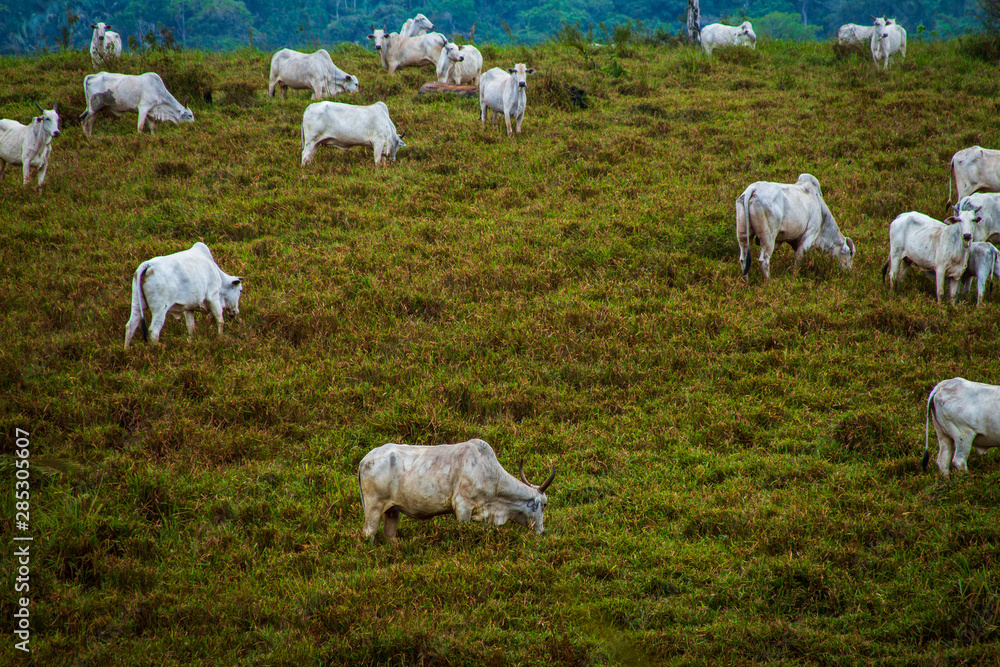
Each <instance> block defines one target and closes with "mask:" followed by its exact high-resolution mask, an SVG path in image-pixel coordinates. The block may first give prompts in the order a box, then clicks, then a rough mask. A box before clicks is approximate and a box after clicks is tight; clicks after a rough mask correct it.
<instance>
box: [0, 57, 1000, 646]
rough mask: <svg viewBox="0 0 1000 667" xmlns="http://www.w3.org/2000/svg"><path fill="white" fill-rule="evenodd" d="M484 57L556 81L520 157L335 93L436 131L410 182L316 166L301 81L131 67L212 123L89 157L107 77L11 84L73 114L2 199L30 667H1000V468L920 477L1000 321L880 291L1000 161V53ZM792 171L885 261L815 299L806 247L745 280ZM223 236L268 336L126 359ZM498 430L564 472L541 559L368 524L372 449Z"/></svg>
mask: <svg viewBox="0 0 1000 667" xmlns="http://www.w3.org/2000/svg"><path fill="white" fill-rule="evenodd" d="M483 51H484V55H485V57H486V66H487V67H492V66H494V65H501V66H504V67H506V66H509V65H511V64H513V63H515V62H527V63H528V64H529V66H532V67H535V68H536V69H537V70H538V73H537V74H536V75H534V77H529V89H528V110H527V114H526V118H525V121H524V134H523V135H522V136H520V137H517V138H515V139H513V140H510V139H508V138H507V137H506V134H505V131H504V130H503V129H502V128H498V127H496V126H494V127H487V128H482V127H481V126H480V124H479V121H478V112H479V110H478V105H477V103H476V102H475V101H474V100H465V99H461V98H457V97H448V96H444V97H441V96H438V97H434V96H428V97H420V96H417V95H416V94H415V93H416V90H417V88H418V87H419V85H420V84H422V83H423V82H425V81H428V80H431V79H432V78H433V74H432V72H431V70H430V69H429V68H428V69H427V70H424V71H415V70H403V71H402V72H400V73H399V74H397V75H396V76H394V77H391V78H390V77H389V76H388V75H387V74H386V73H385V72H383V71H382V70H381V69H380V68H379V67H378V63H377V58H376V56H375V55H374V53H373V52H371V51H365V50H363V49H361V48H359V47H355V46H342V47H338V48H333V49H331V52H332V55H333V59H334V62H336V63H337V64H338V65H339V66H340V67H341V68H343V69H345V70H346V71H348V72H349V73H351V74H356V75H357V76H358V77H359V78H360V80H361V88H362V90H361V91H360V92H359V93H358V94H356V95H352V96H346V101H353V102H357V103H371V102H374V101H376V100H383V101H385V102H386V104H387V105H388V106H389V110H390V114H391V115H392V118H393V120H394V122H395V124H396V126H397V127H398V128H399V129H400V130H404V131H405V132H406V136H405V141H406V143H407V147H406V148H402V149H400V152H399V159H398V161H397V162H396V163H394V164H390V165H388V166H386V167H383V168H376V167H375V166H374V165H373V161H372V156H371V153H370V151H368V150H366V149H360V148H355V149H352V150H350V151H347V152H340V151H337V150H335V149H332V148H321V149H320V150H319V151H318V154H317V157H316V159H315V161H314V162H313V164H311V165H310V166H309V167H307V168H305V169H302V168H300V167H299V164H298V161H299V156H300V151H301V146H300V136H299V128H300V123H301V116H302V112H303V110H304V109H305V107H306V106H307V105H308V104H309V100H308V94H307V93H306V92H297V93H291V94H290V95H289V99H287V100H284V101H283V100H281V99H280V98H277V99H269V98H267V97H266V95H265V92H266V87H267V71H268V63H269V54H263V53H259V52H255V51H240V52H234V53H228V54H205V53H187V52H185V53H179V54H169V55H163V54H152V55H147V56H130V57H127V58H126V59H125V60H124V61H123V62H122V64H121V71H124V72H131V73H138V72H142V71H146V70H147V69H156V71H159V72H160V73H161V74H162V75H163V76H164V79H165V80H166V81H167V84H168V87H169V88H171V89H172V90H173V91H174V92H175V93H176V94H177V96H178V97H179V98H183V96H184V94H186V93H192V94H193V95H194V98H193V101H192V108H193V110H194V112H195V117H196V121H195V123H193V124H185V125H183V126H176V127H175V126H172V125H169V124H160V125H159V126H158V129H157V133H156V134H155V135H149V134H142V135H138V134H136V132H135V124H136V117H135V116H134V115H132V116H126V117H125V118H122V119H117V120H115V119H111V118H101V119H98V121H97V122H96V124H95V129H94V136H93V137H92V138H90V139H88V138H87V137H85V136H84V135H83V133H82V131H81V129H80V126H79V124H78V123H76V122H75V120H74V119H75V117H76V116H78V115H79V114H80V113H82V112H83V110H84V106H85V105H84V100H83V94H82V80H83V77H84V76H85V75H86V74H87V73H89V72H90V71H91V70H90V59H89V54H85V53H67V54H57V55H50V56H44V57H39V58H32V59H22V58H18V59H12V58H2V59H0V77H2V81H3V82H4V86H3V90H2V91H0V117H5V118H16V119H18V120H20V121H22V122H24V121H26V120H27V119H28V118H29V117H30V116H31V115H33V110H34V107H33V105H32V104H31V102H32V101H33V100H38V101H39V102H41V103H42V104H43V105H44V106H46V107H51V102H52V100H53V99H54V100H57V101H58V102H59V105H60V110H61V111H62V114H63V135H62V136H61V137H59V138H58V139H56V141H55V144H54V146H55V147H54V152H53V157H52V164H51V167H50V169H49V174H48V179H49V180H48V184H47V185H46V187H45V191H44V192H43V193H42V194H41V195H39V193H38V192H37V191H36V189H35V188H34V186H32V187H29V188H23V187H22V186H21V185H20V175H19V172H17V173H16V174H15V175H11V174H10V173H8V174H6V175H5V177H4V178H3V179H2V181H0V198H2V201H3V206H0V253H2V255H0V257H2V261H0V276H2V280H3V287H4V289H3V290H2V291H0V302H2V311H3V313H4V317H3V318H2V319H0V382H2V387H3V393H2V394H0V422H2V426H3V429H4V432H5V433H8V434H12V433H13V432H14V429H15V428H22V429H26V430H28V431H30V433H31V441H32V443H33V444H32V451H33V454H32V456H33V460H34V461H35V462H36V465H35V466H34V467H33V468H32V477H31V484H32V487H31V488H32V496H31V528H32V530H31V532H32V534H33V535H34V536H35V542H34V543H33V547H32V548H33V552H32V553H33V557H32V558H33V559H32V564H31V568H32V569H31V592H30V596H31V598H32V601H33V602H32V606H31V612H32V623H33V635H32V650H33V654H32V657H33V659H34V661H35V662H37V663H38V664H45V665H104V664H161V665H190V664H220V665H236V664H240V665H247V664H260V665H305V664H344V665H359V664H373V665H374V664H393V665H397V664H400V665H417V664H424V665H426V664H436V665H508V664H510V665H513V664H517V665H554V664H558V665H563V664H566V665H601V664H630V665H639V664H670V663H674V664H682V663H683V664H691V663H695V664H697V663H704V664H709V663H719V662H723V663H732V664H742V663H753V662H779V661H784V662H786V663H790V664H798V663H818V664H845V665H846V664H861V663H867V662H882V663H888V664H986V663H988V662H991V661H995V660H997V659H998V657H1000V656H998V654H1000V649H998V646H1000V643H998V640H1000V630H998V627H1000V594H998V591H1000V569H998V567H997V562H996V559H997V555H998V546H997V545H998V529H997V525H998V519H1000V510H998V509H997V507H998V506H1000V487H998V480H1000V463H998V461H997V458H996V457H997V455H996V454H995V453H988V454H986V455H985V456H978V455H976V454H973V456H972V459H971V461H970V466H969V467H970V472H969V474H968V475H967V476H954V477H953V478H952V479H950V480H947V481H943V480H941V479H940V478H939V476H938V475H937V473H936V472H927V473H924V472H922V471H921V470H920V467H919V460H920V456H921V453H922V447H921V446H922V442H923V435H924V406H925V400H926V396H927V393H928V392H929V390H930V389H931V387H932V386H933V385H934V384H935V383H936V382H938V381H940V380H942V379H945V378H949V377H953V376H956V375H961V376H963V377H966V378H969V379H974V380H979V381H983V382H991V383H997V382H998V381H1000V360H998V354H997V340H998V326H997V322H998V317H1000V297H998V296H997V294H996V292H993V293H987V298H986V301H985V304H984V305H983V306H982V307H980V308H978V309H977V308H975V307H973V306H972V305H970V304H969V303H968V302H966V303H963V304H961V305H959V306H957V307H952V306H950V305H938V304H936V303H935V301H934V287H933V282H932V281H931V280H927V279H924V278H923V277H922V276H916V275H912V274H911V276H910V278H909V279H908V281H907V282H906V283H905V284H904V286H903V287H902V289H900V290H899V291H897V293H895V294H892V293H890V292H889V291H888V289H887V288H886V287H884V286H883V285H882V284H881V283H880V280H879V271H880V269H881V267H882V264H883V262H884V261H885V259H886V256H887V252H888V242H887V226H888V223H889V222H890V221H891V220H892V219H893V218H894V217H895V216H896V215H897V214H899V213H902V212H904V211H908V210H919V211H923V212H926V213H929V214H931V215H935V216H936V217H943V211H944V202H945V199H946V197H947V173H948V169H947V165H948V160H949V159H950V157H951V155H952V154H953V153H954V152H955V151H956V150H958V149H960V148H963V147H966V146H970V145H972V144H976V143H978V144H981V145H984V146H989V147H1000V116H998V113H997V112H998V107H1000V103H998V102H997V101H996V98H997V92H998V88H1000V83H998V81H1000V78H998V72H997V68H996V67H995V66H992V65H986V64H983V63H982V62H979V61H976V60H973V59H970V58H968V57H966V56H965V55H963V52H962V50H961V48H960V46H959V45H958V44H957V43H954V42H951V43H935V44H922V43H919V42H916V41H913V42H911V44H910V45H909V52H908V58H907V60H906V61H905V62H904V63H903V64H902V65H901V66H898V67H894V68H893V69H891V70H890V71H888V72H884V73H883V72H877V71H876V70H875V69H874V66H873V65H872V63H871V62H870V59H866V58H864V57H863V56H859V55H856V54H847V55H846V56H845V55H844V54H842V53H840V54H835V53H834V51H833V50H832V49H831V46H830V45H829V44H811V43H784V42H769V41H761V43H760V44H759V46H758V50H757V51H756V52H751V51H746V50H737V51H732V50H729V51H727V50H722V51H719V52H717V54H716V57H714V58H713V59H708V58H706V57H705V56H704V54H702V53H701V52H699V51H695V50H687V49H654V48H651V47H647V46H643V45H635V44H630V45H627V46H625V47H624V48H621V49H620V51H619V52H618V53H617V54H612V53H610V52H605V51H601V50H595V51H586V52H581V51H580V50H577V49H574V48H571V47H569V46H564V45H560V44H557V43H548V44H544V45H539V46H536V47H520V46H518V47H510V48H500V47H491V46H488V47H484V48H483ZM568 85H574V86H577V87H580V88H582V89H584V90H585V91H586V92H587V96H586V100H587V102H588V106H587V108H585V109H581V108H579V107H577V106H574V105H573V104H572V103H571V101H570V95H569V93H568V91H567V88H566V86H568ZM207 90H212V91H213V96H212V100H213V101H212V102H211V103H208V102H205V101H203V98H202V93H203V92H205V91H207ZM8 171H16V170H14V169H9V170H8ZM801 172H809V173H812V174H814V175H815V176H816V177H817V178H818V179H819V180H820V182H821V184H822V187H823V192H824V195H825V198H826V201H827V203H828V204H829V206H830V208H831V210H832V211H833V213H834V215H835V216H836V218H837V221H838V223H839V225H840V228H841V230H842V231H843V232H844V233H845V234H846V235H848V236H851V237H852V238H853V239H854V241H855V243H856V244H857V249H858V255H857V257H856V259H855V263H854V270H853V272H852V273H849V274H848V273H844V272H842V271H841V270H840V269H839V267H838V266H837V265H836V262H835V261H834V260H833V259H831V258H828V257H825V256H823V255H820V254H816V253H811V254H809V255H807V261H806V262H805V263H804V265H803V267H802V268H801V270H800V271H798V272H795V271H793V270H792V267H791V259H792V253H791V252H790V251H789V250H788V249H787V248H785V249H781V250H779V251H778V252H777V253H776V254H775V257H774V258H773V260H772V280H771V281H770V282H769V283H764V282H763V281H762V277H761V274H760V270H759V267H758V265H757V264H756V261H755V262H754V266H753V268H752V270H751V274H750V276H751V282H750V285H749V286H746V285H744V284H743V282H742V281H741V280H740V277H739V276H740V270H739V266H738V263H737V256H738V250H737V245H736V240H735V238H734V236H735V235H734V227H735V225H734V209H733V202H734V200H735V198H736V197H737V196H738V195H739V194H740V193H741V192H742V191H743V189H744V188H745V187H746V186H747V185H748V184H749V183H751V182H753V181H755V180H775V181H782V182H794V180H795V179H796V177H797V176H798V174H799V173H801ZM197 240H201V241H204V242H205V243H207V244H208V245H209V246H210V247H211V248H212V251H213V253H214V254H215V257H216V260H217V262H218V263H219V265H220V266H221V267H222V268H223V269H224V270H225V271H227V272H228V273H231V274H234V275H241V276H243V277H244V279H245V291H244V294H243V298H242V302H241V314H240V315H239V317H238V318H236V319H234V320H232V321H228V322H227V323H226V332H225V335H224V336H223V337H221V338H220V337H218V336H217V335H216V334H215V331H214V327H213V325H212V324H211V320H210V318H207V317H205V316H199V317H198V322H199V329H198V331H197V332H196V335H195V336H194V337H193V338H192V339H190V340H187V339H186V336H185V334H184V327H183V323H182V322H176V321H174V320H172V319H171V320H170V321H169V322H168V323H167V325H166V327H165V328H164V332H163V336H162V339H161V342H162V344H161V345H160V346H157V347H153V346H150V345H146V344H143V343H142V342H141V341H139V342H138V344H135V345H134V346H133V348H132V349H130V350H129V351H128V352H127V353H125V352H123V350H122V343H123V339H124V327H125V322H126V320H127V319H128V312H129V302H130V287H129V281H130V279H131V274H132V273H133V271H134V270H135V268H136V266H137V265H138V264H139V263H140V262H141V261H142V260H144V259H147V258H149V257H152V256H156V255H162V254H168V253H172V252H176V251H178V250H182V249H186V248H188V247H190V245H191V244H192V243H194V242H195V241H197ZM471 437H481V438H484V439H485V440H487V441H488V442H490V443H491V444H492V445H493V447H494V449H495V450H496V452H497V455H498V457H499V458H500V460H501V462H502V463H503V464H504V465H505V466H506V467H507V468H508V470H515V469H516V462H517V460H519V459H520V458H522V457H524V458H525V459H526V461H527V464H526V466H525V467H526V471H527V472H528V475H529V477H531V478H535V479H536V480H540V479H542V478H543V477H544V475H545V473H546V471H547V470H548V466H549V465H550V464H551V463H556V464H557V465H558V467H559V472H558V474H557V476H556V479H555V481H554V482H553V485H552V487H551V488H550V490H549V508H548V511H547V513H546V527H547V531H546V533H545V534H544V535H543V536H536V535H535V534H534V533H530V532H528V531H526V530H524V529H523V528H521V527H519V526H516V525H508V526H503V527H494V526H484V525H480V524H473V525H459V524H458V523H457V522H455V521H454V520H453V519H451V518H447V517H442V518H439V519H436V520H434V521H432V522H428V523H418V522H413V521H409V520H406V519H404V521H403V522H402V523H401V525H400V537H401V539H400V540H399V542H398V543H397V544H395V545H393V546H391V547H390V546H387V545H385V544H384V543H383V542H382V541H381V539H379V540H378V541H376V543H375V544H374V545H369V544H368V543H367V542H365V541H363V540H362V539H361V537H360V528H361V509H360V502H359V497H358V490H357V482H356V477H355V471H356V467H357V463H358V461H359V460H360V459H361V457H362V456H363V455H364V454H365V453H366V452H367V451H368V450H369V449H371V448H372V447H375V446H377V445H380V444H382V443H384V442H407V443H413V444H439V443H444V442H457V441H460V440H465V439H468V438H471ZM3 447H4V449H3V451H4V452H5V453H6V454H9V453H10V452H11V451H12V450H13V438H12V437H8V438H7V439H6V440H5V441H4V444H3ZM931 447H932V453H933V451H934V450H936V444H935V442H934V438H933V435H932V442H931ZM45 458H49V459H59V460H62V461H69V462H73V463H74V464H75V466H74V468H73V469H72V471H70V472H68V473H56V472H54V471H53V470H51V469H49V468H45V467H43V466H40V465H37V464H38V463H41V462H42V461H41V460H42V459H45ZM8 461H9V459H8ZM4 469H5V471H6V472H5V479H7V480H12V478H13V471H12V468H11V467H10V466H9V465H7V466H6V467H5V468H4ZM9 483H10V484H11V485H13V481H10V482H9ZM0 498H2V499H3V500H2V502H0V505H2V507H3V511H2V513H0V528H2V530H3V532H4V534H5V535H8V536H11V535H13V534H14V533H15V531H14V522H13V519H14V511H15V510H14V502H13V496H12V494H11V493H9V492H6V491H4V492H2V493H0ZM7 544H8V546H9V545H10V544H12V542H11V541H10V539H9V538H8V540H7ZM8 553H9V552H8ZM5 562H10V561H5ZM8 571H13V568H10V569H9V570H8ZM7 581H10V579H7ZM6 590H7V592H6V593H5V594H4V595H2V596H0V615H2V616H3V617H4V618H12V614H13V612H14V604H15V602H14V598H15V596H14V594H13V593H12V592H11V591H12V590H13V585H12V583H11V584H10V585H8V587H7V588H6ZM12 644H13V641H12V640H5V641H4V642H3V646H2V648H0V655H4V656H12V655H14V654H15V653H16V652H15V651H14V650H13V648H12ZM20 662H26V660H24V659H22V658H19V663H20Z"/></svg>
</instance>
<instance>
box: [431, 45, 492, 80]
mask: <svg viewBox="0 0 1000 667" xmlns="http://www.w3.org/2000/svg"><path fill="white" fill-rule="evenodd" d="M482 71H483V54H481V53H480V52H479V49H477V48H476V47H474V46H471V45H469V44H465V45H463V46H458V45H457V44H455V42H448V43H447V44H445V45H444V48H443V49H441V56H440V57H439V58H438V62H437V80H438V82H439V83H451V84H455V85H456V86H460V85H463V84H467V83H471V84H473V85H476V86H478V85H479V77H480V75H481V73H482Z"/></svg>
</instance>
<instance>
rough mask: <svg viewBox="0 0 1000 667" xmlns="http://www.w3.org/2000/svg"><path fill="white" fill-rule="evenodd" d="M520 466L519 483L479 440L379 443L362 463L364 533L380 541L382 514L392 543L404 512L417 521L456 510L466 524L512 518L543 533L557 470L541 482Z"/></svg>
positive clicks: (360, 471)
mask: <svg viewBox="0 0 1000 667" xmlns="http://www.w3.org/2000/svg"><path fill="white" fill-rule="evenodd" d="M519 469H520V473H521V480H520V481H518V480H517V479H515V478H514V477H513V476H512V475H510V474H509V473H508V472H507V471H506V470H504V469H503V466H502V465H500V462H499V461H498V460H497V456H496V454H494V453H493V448H492V447H490V446H489V445H488V444H487V443H486V442H484V441H482V440H479V439H474V440H469V441H467V442H460V443H458V444H456V445H437V446H435V447H427V446H416V445H396V444H392V443H389V444H385V445H382V446H381V447H376V448H375V449H373V450H371V451H370V452H368V454H366V455H365V457H364V458H363V459H361V464H360V465H359V466H358V486H359V487H360V488H361V507H362V509H363V511H364V513H365V523H364V536H365V537H367V538H369V539H371V540H372V541H374V540H375V533H376V532H377V531H378V524H379V520H380V519H381V518H382V515H383V514H384V515H385V522H384V524H383V526H382V535H384V536H385V539H386V541H388V542H392V541H393V540H394V539H395V538H396V527H397V526H398V525H399V515H400V514H405V515H406V516H408V517H411V518H413V519H417V520H418V521H426V520H428V519H431V518H433V517H435V516H440V515H442V514H454V515H455V516H456V518H457V519H458V520H459V521H460V522H462V523H466V522H469V521H484V522H491V523H494V524H496V525H498V526H502V525H503V524H505V523H507V522H508V521H511V520H513V521H516V522H517V523H519V524H521V525H522V526H527V527H528V528H534V530H535V532H537V533H542V532H544V531H545V526H544V524H543V522H542V519H543V516H542V515H543V512H544V511H545V505H546V504H547V503H548V498H546V496H545V490H546V489H547V488H548V487H549V484H551V483H552V479H553V478H554V477H555V475H556V468H555V466H552V474H550V475H549V477H548V479H546V480H545V482H543V483H542V484H541V485H540V486H535V485H533V484H530V483H529V482H528V481H527V480H526V479H525V478H524V468H523V466H521V467H520V468H519Z"/></svg>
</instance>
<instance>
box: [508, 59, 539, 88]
mask: <svg viewBox="0 0 1000 667" xmlns="http://www.w3.org/2000/svg"><path fill="white" fill-rule="evenodd" d="M507 71H508V72H509V73H510V74H512V75H513V76H514V80H515V81H517V87H518V88H526V87H527V86H528V77H527V75H528V74H534V73H535V70H534V68H530V67H528V66H527V65H525V64H524V63H518V64H516V65H514V66H513V67H511V68H510V69H508V70H507Z"/></svg>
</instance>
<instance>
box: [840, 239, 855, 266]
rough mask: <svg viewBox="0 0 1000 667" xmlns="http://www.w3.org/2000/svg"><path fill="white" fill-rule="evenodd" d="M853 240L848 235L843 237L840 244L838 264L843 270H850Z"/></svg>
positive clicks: (853, 250)
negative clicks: (842, 241)
mask: <svg viewBox="0 0 1000 667" xmlns="http://www.w3.org/2000/svg"><path fill="white" fill-rule="evenodd" d="M854 253H855V249H854V241H852V240H851V239H850V238H849V237H844V243H843V245H841V246H840V256H839V259H840V266H841V267H843V268H844V269H845V270H847V271H850V270H851V267H852V266H853V265H854Z"/></svg>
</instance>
